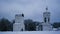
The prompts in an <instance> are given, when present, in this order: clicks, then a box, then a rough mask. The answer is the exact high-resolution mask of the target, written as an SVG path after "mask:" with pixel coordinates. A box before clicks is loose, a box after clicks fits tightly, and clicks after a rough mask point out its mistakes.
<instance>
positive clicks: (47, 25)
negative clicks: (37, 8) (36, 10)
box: [42, 7, 52, 31]
mask: <svg viewBox="0 0 60 34" xmlns="http://www.w3.org/2000/svg"><path fill="white" fill-rule="evenodd" d="M43 20H44V23H43V24H42V25H43V31H51V30H52V26H51V24H50V12H48V7H46V12H44V13H43Z"/></svg>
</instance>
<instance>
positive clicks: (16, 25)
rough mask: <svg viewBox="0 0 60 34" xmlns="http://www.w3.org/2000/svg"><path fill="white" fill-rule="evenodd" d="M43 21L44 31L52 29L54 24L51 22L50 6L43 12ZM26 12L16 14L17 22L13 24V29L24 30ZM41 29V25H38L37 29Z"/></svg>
mask: <svg viewBox="0 0 60 34" xmlns="http://www.w3.org/2000/svg"><path fill="white" fill-rule="evenodd" d="M43 21H44V22H43V23H42V24H41V25H42V31H52V30H53V29H52V25H51V24H50V12H48V7H46V12H44V13H43ZM24 30H25V25H24V14H16V15H15V23H14V24H13V31H24ZM38 30H39V26H36V31H38Z"/></svg>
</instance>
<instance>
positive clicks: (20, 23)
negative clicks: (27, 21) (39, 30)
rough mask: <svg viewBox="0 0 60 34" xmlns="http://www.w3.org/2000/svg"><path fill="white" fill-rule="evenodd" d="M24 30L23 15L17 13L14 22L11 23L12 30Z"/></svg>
mask: <svg viewBox="0 0 60 34" xmlns="http://www.w3.org/2000/svg"><path fill="white" fill-rule="evenodd" d="M22 29H23V30H25V26H24V17H23V16H22V14H18V15H16V16H15V23H14V24H13V31H21V30H22Z"/></svg>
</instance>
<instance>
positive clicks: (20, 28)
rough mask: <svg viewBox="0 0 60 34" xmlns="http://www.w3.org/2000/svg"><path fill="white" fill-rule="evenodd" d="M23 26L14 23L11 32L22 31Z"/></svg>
mask: <svg viewBox="0 0 60 34" xmlns="http://www.w3.org/2000/svg"><path fill="white" fill-rule="evenodd" d="M24 30H25V28H24V24H21V23H14V24H13V31H24Z"/></svg>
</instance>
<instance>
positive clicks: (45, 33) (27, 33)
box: [0, 31, 60, 34]
mask: <svg viewBox="0 0 60 34" xmlns="http://www.w3.org/2000/svg"><path fill="white" fill-rule="evenodd" d="M0 34H60V31H23V32H22V31H21V32H0Z"/></svg>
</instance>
